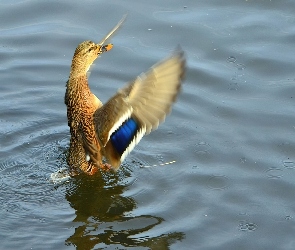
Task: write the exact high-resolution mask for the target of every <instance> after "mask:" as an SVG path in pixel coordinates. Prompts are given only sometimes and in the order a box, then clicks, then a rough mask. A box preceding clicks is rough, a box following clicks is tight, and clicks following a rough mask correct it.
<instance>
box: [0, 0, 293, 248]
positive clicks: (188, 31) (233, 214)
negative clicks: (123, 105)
mask: <svg viewBox="0 0 295 250" xmlns="http://www.w3.org/2000/svg"><path fill="white" fill-rule="evenodd" d="M0 7H1V15H0V23H1V25H0V37H1V42H0V55H1V56H0V60H1V63H0V72H1V73H0V79H1V83H0V96H1V98H0V112H1V113H0V141H1V142H0V145H1V148H0V159H1V162H0V190H1V191H0V192H1V195H0V201H1V203H0V204H1V210H0V218H1V224H0V237H1V249H133V248H136V249H294V248H295V240H294V234H295V204H294V193H295V181H294V179H295V153H294V152H295V143H294V134H295V114H294V106H295V105H294V100H295V94H294V93H295V88H294V83H295V75H294V68H295V67H294V66H295V63H294V55H295V47H294V41H295V16H294V9H295V2H294V1H268V0H265V1H251V0H248V1H229V0H226V1H217V0H215V1H204V0H200V1H175V0H173V1H168V0H164V1H160V2H159V1H155V0H152V1H149V2H143V1H136V2H134V1H124V2H122V1H108V2H105V3H103V2H98V1H87V2H86V3H82V1H81V3H80V2H73V1H49V2H41V1H30V0H27V1H9V2H4V1H1V2H0ZM125 13H128V19H127V21H126V23H125V24H124V27H123V28H122V29H121V30H120V31H119V32H118V33H117V34H116V36H115V37H114V38H113V39H112V42H113V43H114V48H113V49H112V51H110V52H109V53H106V54H104V55H103V56H102V57H101V58H100V59H99V60H97V62H96V65H95V66H94V67H93V68H92V73H91V77H90V85H91V88H92V90H93V92H94V93H95V94H96V95H97V96H99V97H100V98H101V99H102V100H103V101H104V102H105V101H106V100H107V99H108V98H109V97H110V96H111V95H112V94H114V93H115V91H116V90H117V88H119V87H121V86H123V85H124V84H125V83H126V82H128V81H130V80H132V79H133V78H134V77H135V76H137V75H138V74H139V73H141V72H142V71H145V70H147V69H148V68H149V67H150V66H151V65H152V64H154V63H155V62H157V61H158V60H160V59H162V58H164V57H165V56H167V55H168V54H169V53H170V52H171V51H172V50H173V49H174V48H175V47H176V46H177V45H178V44H180V45H181V46H182V48H183V49H184V50H185V51H186V55H187V75H186V82H185V85H184V86H183V91H182V94H181V96H180V98H179V100H178V102H177V103H176V104H175V105H174V109H173V112H172V114H171V116H169V117H168V118H167V120H166V122H165V123H164V124H163V125H161V126H160V128H159V129H158V130H157V131H155V132H153V133H152V134H151V135H149V136H147V137H145V138H144V139H143V140H142V142H141V143H140V144H139V145H138V146H137V147H136V148H135V150H134V151H133V152H132V153H131V155H129V157H128V158H127V159H126V161H125V162H124V164H123V167H122V168H121V170H120V171H119V172H118V173H117V174H106V175H105V176H94V177H85V176H79V177H76V178H72V179H70V180H69V181H68V182H65V183H62V184H54V183H52V182H51V181H50V174H51V173H53V172H56V171H57V170H58V169H60V168H64V167H66V166H67V165H66V161H65V155H66V152H67V149H68V147H69V138H70V135H69V129H68V127H67V120H66V108H65V105H64V102H63V98H64V92H65V82H66V80H67V78H68V75H69V67H70V63H71V59H72V55H73V52H74V50H75V48H76V46H77V45H78V44H79V43H80V42H81V41H83V40H89V39H91V40H94V41H99V40H100V39H101V38H102V37H103V36H104V35H105V34H106V33H107V32H108V31H109V30H110V29H111V28H112V27H113V25H114V24H116V23H117V22H118V21H119V20H120V18H121V17H122V16H123V14H125ZM174 160H175V161H176V162H175V163H173V164H170V165H165V166H158V167H150V168H142V167H141V166H144V165H149V166H150V165H154V164H161V163H165V162H170V161H174Z"/></svg>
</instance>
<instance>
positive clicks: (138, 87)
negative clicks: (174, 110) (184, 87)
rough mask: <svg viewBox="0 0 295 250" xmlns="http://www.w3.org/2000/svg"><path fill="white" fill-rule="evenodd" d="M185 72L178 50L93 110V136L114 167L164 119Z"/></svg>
mask: <svg viewBox="0 0 295 250" xmlns="http://www.w3.org/2000/svg"><path fill="white" fill-rule="evenodd" d="M184 71H185V59H184V53H183V51H182V50H180V49H178V50H177V51H176V52H175V53H174V54H173V55H172V56H170V57H169V58H167V59H166V60H164V61H162V62H159V63H157V64H156V65H154V66H153V67H152V68H151V69H150V70H149V71H148V72H146V73H143V74H141V75H140V76H138V77H137V78H136V79H135V80H134V81H133V82H131V83H130V84H129V85H127V86H126V87H125V88H123V89H120V90H119V91H118V92H117V94H116V95H115V96H113V97H112V98H111V99H110V100H109V101H108V102H107V103H106V104H105V105H103V106H102V107H101V108H99V109H98V110H96V112H95V113H94V125H95V130H96V135H97V137H98V139H99V140H100V142H101V144H102V146H103V147H104V152H103V153H104V155H105V156H106V158H107V160H108V161H109V163H110V164H111V165H112V166H113V167H114V168H116V169H118V168H119V166H120V164H121V162H122V161H123V160H124V158H125V157H126V156H127V155H128V153H130V151H131V150H132V149H133V148H134V146H135V145H136V144H137V143H138V142H139V141H140V140H141V138H142V137H143V136H144V135H145V134H149V133H150V132H151V131H152V130H155V129H156V128H157V127H158V126H159V124H160V123H161V122H162V121H164V119H165V117H166V115H167V114H168V113H169V112H170V110H171V105H172V103H173V102H174V101H175V99H176V97H177V94H178V92H179V89H180V85H181V81H182V79H183V76H184Z"/></svg>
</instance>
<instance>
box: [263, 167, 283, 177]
mask: <svg viewBox="0 0 295 250" xmlns="http://www.w3.org/2000/svg"><path fill="white" fill-rule="evenodd" d="M266 173H267V177H268V178H270V179H278V178H281V177H282V176H283V171H282V170H281V169H279V168H270V169H268V170H267V171H266Z"/></svg>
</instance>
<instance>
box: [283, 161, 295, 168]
mask: <svg viewBox="0 0 295 250" xmlns="http://www.w3.org/2000/svg"><path fill="white" fill-rule="evenodd" d="M283 165H284V167H286V168H294V167H295V164H294V162H293V161H283Z"/></svg>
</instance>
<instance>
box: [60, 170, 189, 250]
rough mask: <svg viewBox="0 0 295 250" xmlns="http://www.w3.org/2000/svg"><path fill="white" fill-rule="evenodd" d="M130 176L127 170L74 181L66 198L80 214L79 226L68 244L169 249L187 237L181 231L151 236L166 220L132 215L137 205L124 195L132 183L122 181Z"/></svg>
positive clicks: (84, 247)
mask: <svg viewBox="0 0 295 250" xmlns="http://www.w3.org/2000/svg"><path fill="white" fill-rule="evenodd" d="M122 175H123V176H122ZM128 176H129V172H128V170H126V168H123V169H122V170H121V171H119V173H117V174H112V173H108V174H105V175H103V176H91V177H89V176H85V175H80V176H77V177H75V178H74V179H73V180H72V181H71V182H70V184H69V185H68V186H67V191H66V199H67V200H68V202H69V203H70V206H71V207H72V208H74V209H75V211H76V217H75V219H74V222H75V224H76V225H77V226H76V228H75V232H74V234H73V235H72V236H70V237H69V238H68V239H67V240H66V245H74V246H76V247H77V249H93V248H101V247H105V246H106V245H110V244H114V245H117V246H118V247H134V246H138V247H139V246H140V247H148V248H150V249H154V247H155V246H157V247H159V248H160V249H168V248H169V246H170V245H171V244H172V243H174V242H175V241H180V240H182V239H183V238H184V233H181V232H170V233H168V234H161V235H158V236H153V237H152V236H148V235H149V233H148V231H149V230H151V229H152V228H154V227H156V226H159V225H160V224H161V223H162V222H163V218H160V217H156V216H152V215H140V216H132V210H133V209H134V208H136V202H135V200H134V199H133V198H131V197H126V196H124V195H123V193H124V190H125V189H126V188H128V184H127V185H126V183H122V182H121V179H122V178H124V179H125V180H126V178H127V177H128ZM145 233H146V234H145Z"/></svg>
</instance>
